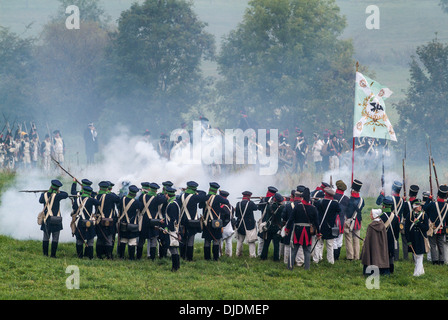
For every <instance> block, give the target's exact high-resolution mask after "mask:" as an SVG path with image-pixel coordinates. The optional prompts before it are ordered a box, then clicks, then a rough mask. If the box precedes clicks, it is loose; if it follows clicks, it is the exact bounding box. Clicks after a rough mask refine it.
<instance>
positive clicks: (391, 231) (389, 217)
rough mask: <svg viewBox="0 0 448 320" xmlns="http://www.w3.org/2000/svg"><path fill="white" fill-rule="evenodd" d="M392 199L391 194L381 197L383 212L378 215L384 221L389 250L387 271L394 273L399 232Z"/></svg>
mask: <svg viewBox="0 0 448 320" xmlns="http://www.w3.org/2000/svg"><path fill="white" fill-rule="evenodd" d="M394 205H395V203H394V200H393V198H392V197H391V196H387V197H384V198H383V210H382V211H383V212H382V214H381V215H380V217H379V218H380V219H381V220H382V221H383V222H384V226H385V227H386V233H387V244H388V245H387V247H388V251H389V273H390V274H392V273H394V270H395V265H394V260H395V259H394V256H395V252H396V248H397V247H398V234H399V233H400V222H399V219H398V217H397V214H396V213H395V211H394V210H393V208H394Z"/></svg>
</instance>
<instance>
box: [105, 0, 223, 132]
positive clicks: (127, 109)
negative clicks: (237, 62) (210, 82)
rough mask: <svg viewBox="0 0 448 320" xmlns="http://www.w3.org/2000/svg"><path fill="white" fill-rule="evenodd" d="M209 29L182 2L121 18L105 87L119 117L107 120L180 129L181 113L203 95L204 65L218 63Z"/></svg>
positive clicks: (158, 3)
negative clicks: (207, 60) (172, 126)
mask: <svg viewBox="0 0 448 320" xmlns="http://www.w3.org/2000/svg"><path fill="white" fill-rule="evenodd" d="M205 27H206V24H205V23H203V22H201V21H200V20H199V19H198V17H197V15H196V14H195V13H194V12H193V9H192V3H190V2H187V1H184V0H147V1H145V2H144V3H142V4H138V3H134V4H133V5H132V6H131V8H130V9H129V10H126V11H124V12H122V14H121V16H120V18H119V20H118V30H117V32H116V33H114V34H113V35H112V43H111V46H110V48H109V51H108V55H107V56H108V61H109V65H108V69H109V70H110V71H111V72H110V75H109V76H108V79H107V81H106V82H105V83H104V85H105V90H106V91H105V92H106V93H107V99H108V105H111V106H112V108H113V109H115V110H114V112H115V115H113V113H108V114H104V115H103V120H104V121H106V120H107V121H117V120H119V119H127V120H128V121H130V122H133V123H135V124H136V125H137V126H140V127H141V128H144V127H148V126H151V127H154V126H156V127H158V128H162V127H164V126H170V125H174V126H175V127H178V126H179V125H180V123H181V122H182V120H181V117H180V113H181V112H183V111H187V110H188V109H189V108H190V107H191V106H194V105H195V104H196V103H197V102H198V101H199V99H200V98H201V96H202V95H203V91H202V88H203V87H204V86H205V85H204V84H205V79H204V78H203V77H202V75H201V68H200V67H201V62H202V60H203V59H210V60H211V59H213V57H214V51H215V45H214V39H213V37H212V35H211V34H209V33H207V32H206V31H205ZM130 101H131V103H129V102H130ZM120 108H121V109H122V110H121V111H120V110H119V109H120ZM176 117H177V118H178V119H179V120H178V122H177V123H176V121H174V123H173V121H172V119H176Z"/></svg>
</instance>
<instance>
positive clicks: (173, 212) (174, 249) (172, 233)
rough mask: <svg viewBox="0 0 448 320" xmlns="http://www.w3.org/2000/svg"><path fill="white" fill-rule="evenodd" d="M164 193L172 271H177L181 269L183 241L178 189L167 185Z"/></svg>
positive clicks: (166, 232) (166, 228)
mask: <svg viewBox="0 0 448 320" xmlns="http://www.w3.org/2000/svg"><path fill="white" fill-rule="evenodd" d="M164 191H165V196H166V199H167V202H166V211H165V223H166V227H165V230H166V231H165V232H164V234H166V235H167V236H168V237H169V250H170V253H171V271H177V270H178V269H179V268H180V257H179V244H180V243H179V242H180V241H183V239H181V238H180V236H179V224H180V212H181V210H180V208H181V205H180V203H179V200H178V199H176V189H174V188H172V187H171V186H168V185H167V186H166V187H165V189H164Z"/></svg>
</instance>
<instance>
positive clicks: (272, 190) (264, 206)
mask: <svg viewBox="0 0 448 320" xmlns="http://www.w3.org/2000/svg"><path fill="white" fill-rule="evenodd" d="M277 191H278V189H277V188H276V187H274V186H269V187H268V191H267V192H266V196H265V197H264V198H262V199H261V201H260V203H259V204H258V210H260V211H261V218H260V219H259V220H258V250H257V254H258V256H261V253H262V251H263V246H264V238H265V230H263V229H264V228H263V226H265V225H266V224H265V223H264V222H265V221H266V219H265V217H266V214H267V212H268V210H269V207H270V205H271V204H272V203H273V202H274V195H275V194H276V193H277Z"/></svg>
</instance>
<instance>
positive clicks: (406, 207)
mask: <svg viewBox="0 0 448 320" xmlns="http://www.w3.org/2000/svg"><path fill="white" fill-rule="evenodd" d="M419 190H420V188H419V186H417V185H415V184H413V185H411V186H410V187H409V199H407V200H405V202H404V204H403V214H402V216H401V219H400V234H401V240H402V249H403V259H404V260H408V255H409V251H408V242H409V241H408V240H407V238H406V236H405V225H406V219H407V217H409V215H410V214H411V213H412V211H413V209H412V204H413V203H414V202H415V201H417V200H418V199H417V195H418V191H419Z"/></svg>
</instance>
